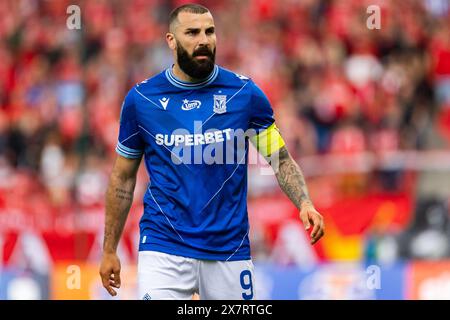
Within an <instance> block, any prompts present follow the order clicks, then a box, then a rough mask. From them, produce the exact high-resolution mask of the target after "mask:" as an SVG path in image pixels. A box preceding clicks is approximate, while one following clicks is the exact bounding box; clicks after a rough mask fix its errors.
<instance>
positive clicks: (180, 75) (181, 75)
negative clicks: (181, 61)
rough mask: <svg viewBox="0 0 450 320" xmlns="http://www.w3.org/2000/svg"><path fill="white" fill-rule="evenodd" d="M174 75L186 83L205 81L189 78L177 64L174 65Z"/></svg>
mask: <svg viewBox="0 0 450 320" xmlns="http://www.w3.org/2000/svg"><path fill="white" fill-rule="evenodd" d="M172 73H173V75H174V76H175V77H176V78H177V79H178V80H181V81H184V82H200V81H202V80H203V79H196V78H192V77H190V76H188V75H187V74H186V73H185V72H184V71H183V70H181V68H180V66H179V65H178V64H177V63H175V64H174V65H173V67H172ZM208 76H209V75H208ZM208 76H207V77H208ZM207 77H206V78H207Z"/></svg>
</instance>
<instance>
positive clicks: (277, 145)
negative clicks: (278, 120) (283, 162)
mask: <svg viewBox="0 0 450 320" xmlns="http://www.w3.org/2000/svg"><path fill="white" fill-rule="evenodd" d="M250 141H251V142H252V144H253V145H254V146H255V147H256V149H257V150H258V152H259V153H260V154H262V155H263V156H264V157H270V156H271V155H272V153H274V152H276V151H278V150H280V149H281V148H282V147H283V146H284V145H285V143H284V140H283V138H282V137H281V134H280V131H279V129H278V128H277V126H276V125H275V123H273V124H272V125H271V126H269V127H268V128H267V129H265V130H263V131H261V132H259V133H258V134H256V135H254V136H252V137H250Z"/></svg>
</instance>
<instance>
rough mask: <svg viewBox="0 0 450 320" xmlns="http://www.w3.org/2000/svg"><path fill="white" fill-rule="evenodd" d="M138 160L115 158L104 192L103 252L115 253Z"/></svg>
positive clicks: (130, 202) (128, 206) (123, 224)
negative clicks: (106, 188)
mask: <svg viewBox="0 0 450 320" xmlns="http://www.w3.org/2000/svg"><path fill="white" fill-rule="evenodd" d="M140 161H141V160H140V159H127V158H124V157H121V156H118V157H117V158H116V161H115V163H114V167H113V170H112V172H111V176H110V179H109V184H108V190H107V192H106V217H105V236H104V241H103V251H104V252H107V253H112V252H116V250H117V246H118V244H119V240H120V237H121V235H122V231H123V228H124V226H125V221H126V219H127V217H128V211H129V210H130V207H131V204H132V202H133V192H134V187H135V185H136V174H137V170H138V168H139V163H140Z"/></svg>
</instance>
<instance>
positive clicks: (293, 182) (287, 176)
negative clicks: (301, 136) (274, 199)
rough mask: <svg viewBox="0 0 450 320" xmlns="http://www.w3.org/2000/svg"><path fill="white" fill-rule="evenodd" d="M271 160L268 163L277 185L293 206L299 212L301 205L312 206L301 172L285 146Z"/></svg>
mask: <svg viewBox="0 0 450 320" xmlns="http://www.w3.org/2000/svg"><path fill="white" fill-rule="evenodd" d="M271 158H272V159H271V162H270V163H271V165H272V167H273V169H274V171H275V176H276V177H277V180H278V184H279V185H280V188H281V189H282V190H283V192H284V193H285V194H286V195H287V196H288V197H289V199H291V201H292V202H293V203H294V204H295V206H296V207H297V208H298V209H299V210H301V207H302V205H306V204H312V203H311V200H310V199H309V194H308V188H307V187H306V182H305V178H304V177H303V172H302V170H301V169H300V167H299V166H298V164H297V163H296V162H295V161H294V159H293V158H292V157H291V155H290V154H289V151H288V150H287V148H286V146H283V147H282V148H281V149H280V150H279V151H278V153H277V154H276V155H275V157H274V156H272V157H271Z"/></svg>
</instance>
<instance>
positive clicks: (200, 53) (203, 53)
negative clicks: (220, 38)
mask: <svg viewBox="0 0 450 320" xmlns="http://www.w3.org/2000/svg"><path fill="white" fill-rule="evenodd" d="M213 55H214V54H213V52H212V51H211V50H209V49H208V48H207V47H201V48H199V49H198V50H196V51H195V52H194V53H193V54H192V56H193V57H197V56H207V57H212V56H213Z"/></svg>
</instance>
